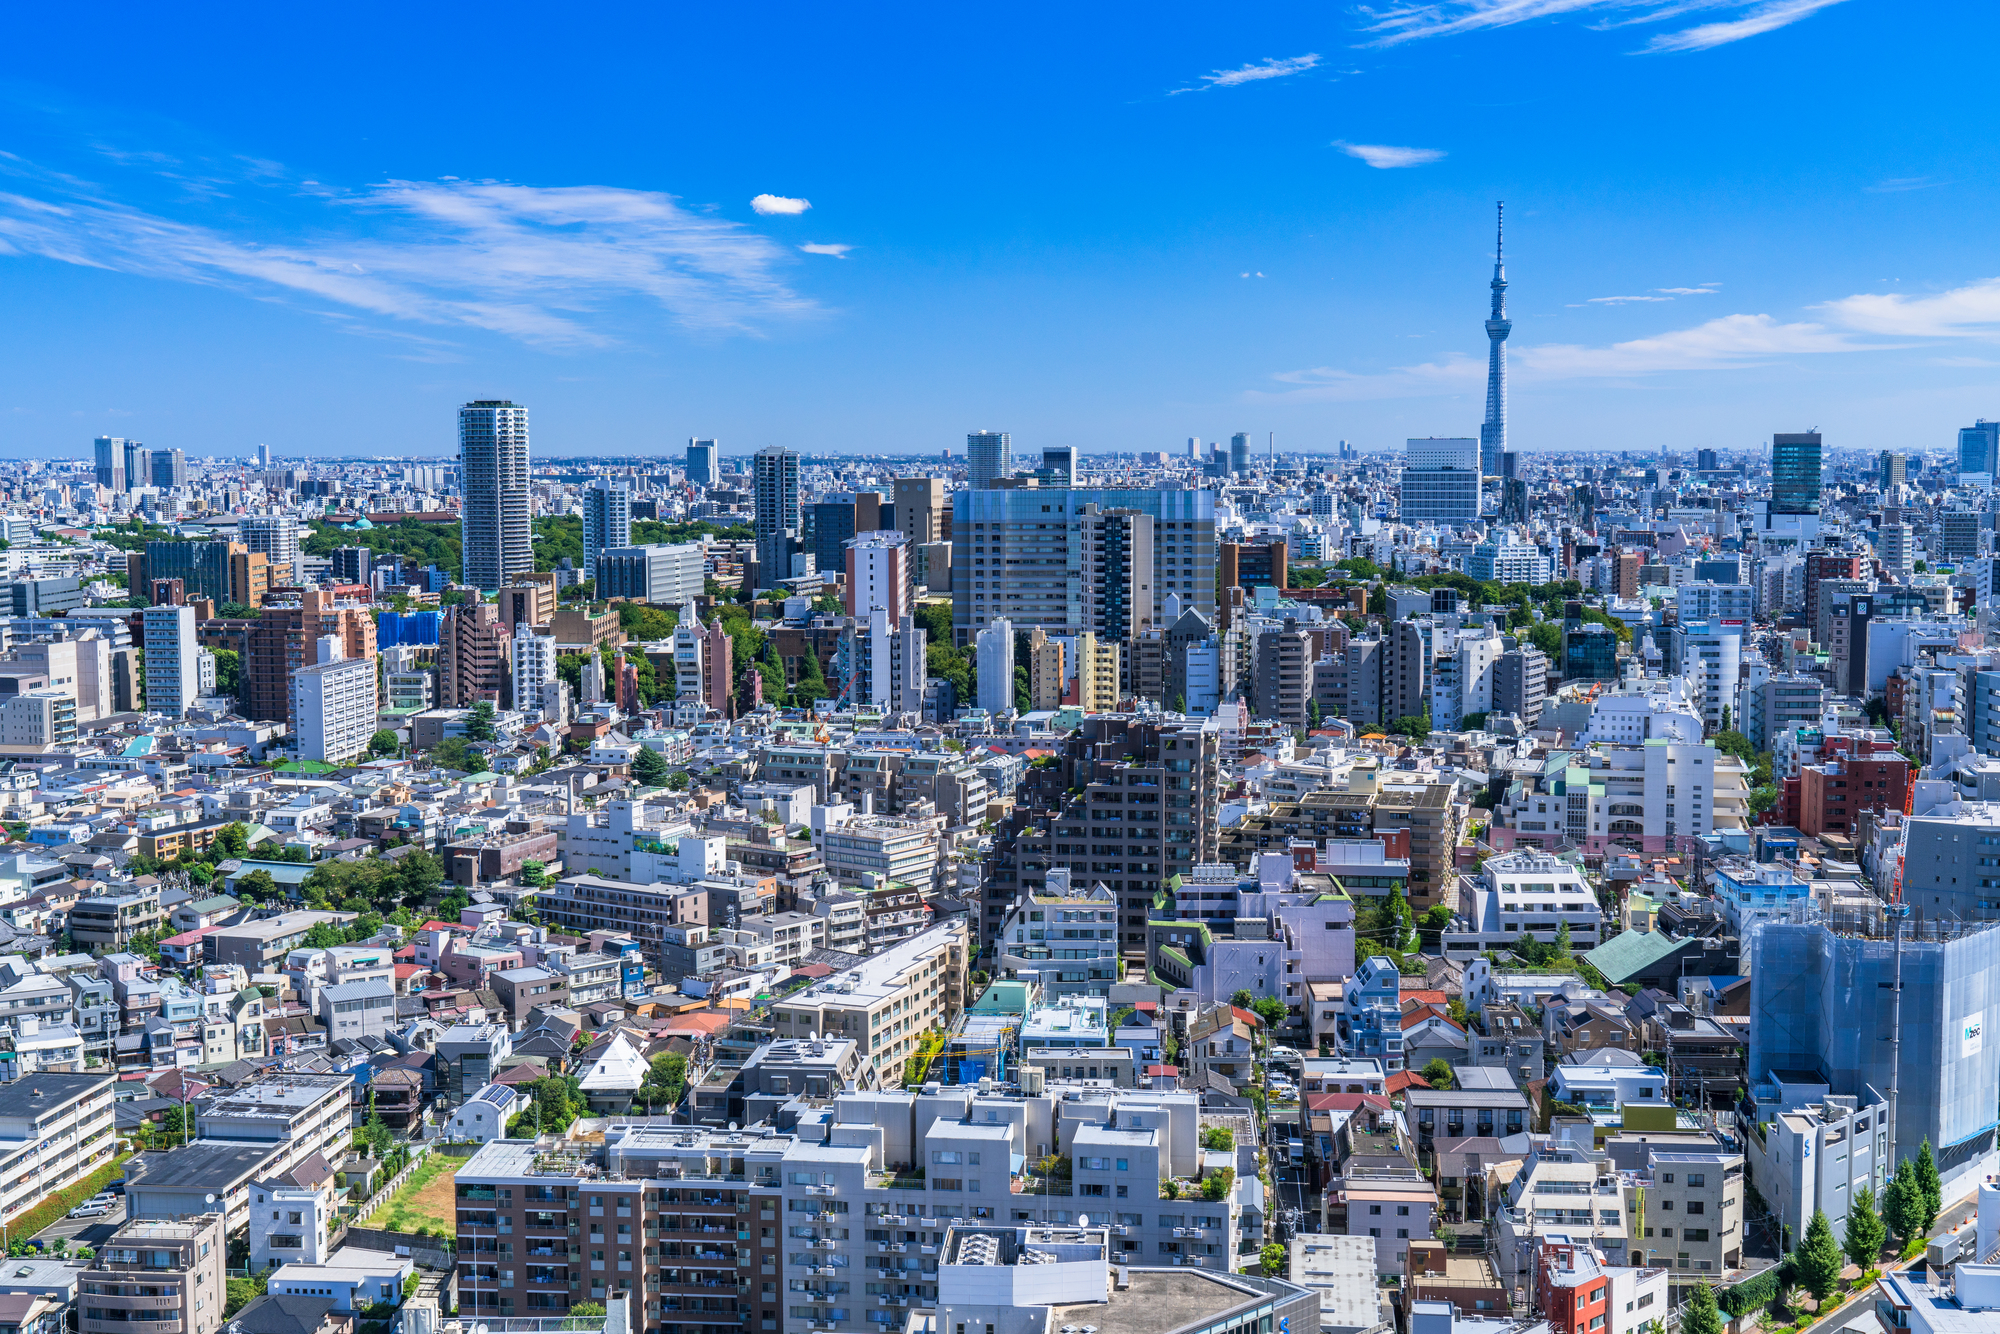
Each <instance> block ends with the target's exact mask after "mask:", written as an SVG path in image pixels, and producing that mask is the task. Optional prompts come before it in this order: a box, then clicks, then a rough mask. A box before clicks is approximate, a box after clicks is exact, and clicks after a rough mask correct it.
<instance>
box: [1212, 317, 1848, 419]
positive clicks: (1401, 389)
mask: <svg viewBox="0 0 2000 1334" xmlns="http://www.w3.org/2000/svg"><path fill="white" fill-rule="evenodd" d="M1875 346H1878V345H1874V344H1868V343H1862V342H1857V341H1855V339H1854V338H1853V336H1852V335H1850V334H1847V333H1843V332H1840V331H1837V330H1832V329H1828V328H1826V327H1825V326H1824V325H1819V324H1781V323H1779V322H1778V321H1777V320H1774V319H1772V318H1771V317H1770V316H1769V315H1725V316H1723V317H1722V318H1721V319H1715V320H1710V321H1708V322H1707V323H1706V324H1699V325H1696V326H1694V327H1693V328H1690V329H1681V330H1676V331H1673V332H1670V333H1664V334H1658V335H1655V336H1653V337H1651V338H1635V339H1631V340H1629V341H1627V342H1623V343H1613V344H1611V345H1609V346H1607V347H1580V346H1576V345H1573V344H1564V343H1545V344H1541V345H1538V346H1530V347H1521V348H1516V349H1513V350H1512V351H1511V352H1510V353H1509V358H1510V362H1511V365H1512V368H1513V369H1512V370H1511V372H1510V373H1511V375H1512V376H1513V378H1514V379H1515V380H1516V381H1517V382H1519V383H1523V384H1537V383H1552V382H1557V381H1563V380H1588V379H1624V378H1634V377H1638V376H1644V375H1654V374H1659V373H1662V372H1667V371H1706V370H1736V369H1741V368H1744V367H1750V366H1760V365H1766V364H1768V363H1770V362H1772V361H1775V360H1778V359H1780V358H1783V357H1792V356H1804V355H1817V354H1823V353H1829V352H1863V351H1869V350H1871V349H1872V348H1873V347H1875ZM1271 378H1272V379H1274V380H1277V381H1278V382H1279V383H1281V384H1287V385H1295V386H1297V388H1294V389H1290V390H1285V391H1280V392H1278V393H1276V394H1272V393H1266V392H1261V391H1259V392H1253V393H1252V394H1251V395H1250V397H1251V398H1253V399H1260V398H1287V399H1310V400H1325V401H1332V402H1350V401H1355V400H1361V399H1384V398H1428V397H1440V396H1446V395H1453V394H1463V393H1469V392H1472V391H1474V390H1477V389H1478V388H1479V387H1481V386H1483V385H1484V384H1485V382H1486V362H1485V360H1484V359H1483V358H1474V357H1469V356H1465V355H1463V354H1453V355H1452V356H1450V357H1448V358H1446V359H1445V360H1444V361H1442V362H1427V363H1424V364H1422V365H1418V366H1397V367H1393V368H1391V369H1389V370H1387V371H1380V372H1374V373H1368V374H1357V373H1355V372H1352V371H1344V370H1338V369H1333V368H1328V367H1318V368H1314V369H1311V370H1303V371H1284V372H1280V373H1278V374H1276V375H1274V376H1272V377H1271Z"/></svg>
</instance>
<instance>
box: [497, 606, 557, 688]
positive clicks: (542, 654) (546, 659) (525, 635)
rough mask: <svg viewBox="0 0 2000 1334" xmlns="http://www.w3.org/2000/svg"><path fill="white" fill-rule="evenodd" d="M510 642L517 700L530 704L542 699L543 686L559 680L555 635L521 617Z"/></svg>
mask: <svg viewBox="0 0 2000 1334" xmlns="http://www.w3.org/2000/svg"><path fill="white" fill-rule="evenodd" d="M507 643H508V645H509V647H510V649H511V650H512V659H513V662H512V667H513V679H514V702H515V705H516V706H517V707H520V708H527V707H530V706H531V705H532V704H535V703H537V702H539V701H540V700H541V698H542V689H543V687H545V686H547V685H548V684H549V683H550V682H551V681H554V680H556V641H555V636H553V635H538V634H536V633H535V628H534V626H532V625H530V624H529V623H528V622H526V621H519V622H516V623H515V626H514V637H513V638H512V639H510V640H508V641H507Z"/></svg>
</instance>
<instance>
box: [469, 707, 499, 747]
mask: <svg viewBox="0 0 2000 1334" xmlns="http://www.w3.org/2000/svg"><path fill="white" fill-rule="evenodd" d="M465 739H466V740H467V741H473V742H480V741H491V740H492V739H493V701H492V700H490V699H482V700H480V701H479V702H478V703H477V704H474V705H473V706H472V712H471V713H470V714H468V715H466V719H465Z"/></svg>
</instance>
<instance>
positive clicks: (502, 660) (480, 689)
mask: <svg viewBox="0 0 2000 1334" xmlns="http://www.w3.org/2000/svg"><path fill="white" fill-rule="evenodd" d="M507 640H508V636H507V627H506V626H505V625H503V624H501V622H500V610H499V608H497V607H495V606H494V605H493V604H492V603H490V602H478V603H471V604H464V603H462V604H460V605H459V606H456V607H447V608H445V614H444V624H443V625H442V626H440V627H439V629H438V652H437V656H438V704H439V706H440V707H442V708H447V709H469V708H471V707H472V706H473V705H474V704H477V703H478V702H479V701H480V700H482V699H484V700H491V701H492V702H493V703H494V705H496V706H499V707H504V706H506V705H507V704H508V703H509V701H510V700H511V698H512V694H513V691H512V683H511V682H510V681H509V680H508V679H507V661H508V657H509V652H508V647H507Z"/></svg>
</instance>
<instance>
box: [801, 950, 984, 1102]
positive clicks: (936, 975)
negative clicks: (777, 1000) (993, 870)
mask: <svg viewBox="0 0 2000 1334" xmlns="http://www.w3.org/2000/svg"><path fill="white" fill-rule="evenodd" d="M968 953H969V937H968V933H967V931H966V925H965V922H964V921H963V920H958V919H954V920H952V921H949V922H940V923H938V924H937V925H936V926H934V927H932V928H931V929H930V930H928V931H925V932H923V933H922V934H921V935H916V936H912V937H910V938H909V939H908V940H905V941H900V942H898V943H897V944H895V945H892V946H890V947H889V948H888V949H885V950H883V951H882V952H881V953H880V954H877V955H874V956H872V957H870V958H868V959H866V960H864V961H863V962H862V963H860V964H857V965H856V966H855V967H853V968H850V969H848V970H847V971H845V972H841V973H835V974H833V975H832V976H831V977H829V978H827V979H826V980H824V981H822V982H817V983H815V984H813V985H812V986H810V987H808V988H806V989H805V990H804V991H801V992H799V993H797V994H796V995H794V996H790V997H787V998H786V1000H785V1001H784V1003H783V1004H781V1005H778V1006H776V1007H774V1008H773V1010H772V1012H771V1022H772V1024H773V1026H774V1028H775V1030H776V1033H775V1036H777V1037H780V1038H805V1037H811V1036H813V1035H815V1034H819V1035H824V1036H837V1037H845V1038H852V1039H854V1040H855V1041H856V1042H857V1043H858V1044H859V1045H860V1050H861V1054H862V1059H863V1060H864V1062H865V1065H864V1067H863V1069H864V1070H865V1071H866V1072H867V1073H868V1078H867V1080H866V1083H867V1086H868V1087H872V1088H897V1087H899V1086H900V1085H901V1084H902V1081H903V1066H904V1064H905V1063H906V1062H907V1061H908V1060H909V1058H910V1057H911V1056H913V1055H915V1054H916V1052H917V1050H918V1047H919V1045H920V1044H921V1042H922V1039H923V1035H924V1034H925V1033H926V1032H928V1031H930V1030H931V1029H934V1028H935V1029H939V1030H943V1029H946V1028H948V1027H949V1026H950V1025H951V1023H952V1021H953V1020H955V1019H956V1018H957V1017H958V1014H959V1011H960V1010H961V1009H962V1008H963V1007H964V1004H965V971H966V965H967V955H968Z"/></svg>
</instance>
